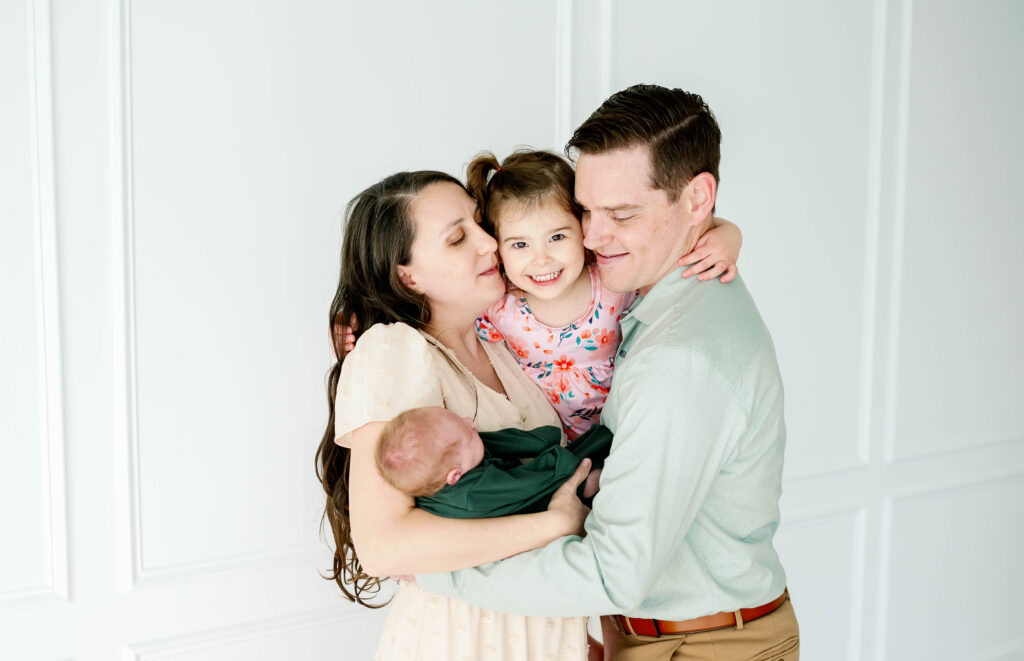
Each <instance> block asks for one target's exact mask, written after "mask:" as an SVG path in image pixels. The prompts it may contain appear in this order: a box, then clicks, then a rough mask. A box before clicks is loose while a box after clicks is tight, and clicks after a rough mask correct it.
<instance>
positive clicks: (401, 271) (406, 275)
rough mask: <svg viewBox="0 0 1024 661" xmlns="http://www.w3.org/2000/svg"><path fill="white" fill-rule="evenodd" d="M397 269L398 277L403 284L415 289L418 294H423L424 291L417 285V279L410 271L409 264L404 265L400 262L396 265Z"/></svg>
mask: <svg viewBox="0 0 1024 661" xmlns="http://www.w3.org/2000/svg"><path fill="white" fill-rule="evenodd" d="M395 270H396V271H397V273H398V279H399V280H400V281H401V282H402V284H403V285H405V286H406V287H408V288H409V289H411V290H413V291H414V292H416V293H417V294H422V293H423V292H421V291H420V290H419V288H418V287H416V281H415V280H413V278H412V273H411V272H410V271H409V267H408V266H404V265H402V264H399V265H398V266H396V267H395Z"/></svg>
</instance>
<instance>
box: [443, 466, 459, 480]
mask: <svg viewBox="0 0 1024 661" xmlns="http://www.w3.org/2000/svg"><path fill="white" fill-rule="evenodd" d="M460 477H462V469H460V468H453V469H451V470H450V471H448V476H447V477H445V479H444V481H445V482H447V483H448V484H455V483H456V482H458V481H459V478H460Z"/></svg>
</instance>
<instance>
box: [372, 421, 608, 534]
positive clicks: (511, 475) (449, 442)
mask: <svg viewBox="0 0 1024 661" xmlns="http://www.w3.org/2000/svg"><path fill="white" fill-rule="evenodd" d="M561 438H562V430H561V429H560V428H558V427H554V426H548V427H538V428H537V429H533V430H523V429H502V430H498V431H494V432H477V430H476V428H475V427H474V426H473V421H472V420H470V419H469V418H460V417H459V416H457V415H455V414H454V413H452V412H451V411H449V410H447V409H443V408H440V407H423V408H416V409H410V410H408V411H405V412H404V413H400V414H399V415H397V416H396V417H395V418H394V419H393V420H391V421H390V422H388V423H387V425H385V427H384V430H383V431H382V432H381V437H380V440H379V441H378V443H377V448H376V460H377V468H378V470H379V471H380V474H381V475H382V476H383V477H384V479H385V480H386V481H387V482H388V483H389V484H391V485H392V486H394V487H395V488H396V489H398V490H399V491H401V492H403V493H406V494H408V495H410V496H413V497H414V498H416V504H417V505H418V506H419V507H422V508H423V509H426V510H428V511H431V512H433V513H435V514H439V515H441V516H448V517H456V518H478V517H487V516H504V515H506V514H516V513H524V512H535V511H540V510H543V509H544V508H546V507H547V503H548V500H550V497H551V494H552V493H554V491H555V490H556V489H557V488H558V487H559V486H561V484H562V483H563V482H564V481H565V480H566V479H568V478H569V476H570V475H572V473H573V472H574V471H575V470H576V467H577V466H579V462H580V461H581V460H582V459H583V458H584V457H590V458H591V460H593V461H594V466H595V469H594V470H592V471H591V472H590V475H588V476H587V479H586V481H585V482H584V483H583V484H581V485H580V489H579V490H578V492H577V493H579V495H580V497H581V498H582V499H584V502H589V501H590V499H592V498H593V496H594V494H596V493H597V491H598V486H599V480H600V474H601V470H600V467H599V466H600V465H603V461H604V458H605V457H606V456H608V451H609V450H610V448H611V440H612V435H611V432H610V431H609V430H608V428H606V427H603V426H601V425H596V426H594V427H593V428H592V429H591V430H590V431H588V432H586V433H585V434H583V435H582V436H580V437H579V438H577V439H576V440H575V441H573V442H572V444H571V445H570V446H569V447H562V446H561V445H560V442H561ZM524 460H526V461H524Z"/></svg>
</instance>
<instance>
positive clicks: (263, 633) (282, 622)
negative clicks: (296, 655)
mask: <svg viewBox="0 0 1024 661" xmlns="http://www.w3.org/2000/svg"><path fill="white" fill-rule="evenodd" d="M374 615H375V613H374V612H357V613H356V614H352V613H349V612H344V613H343V612H330V613H324V612H323V609H320V610H316V611H310V612H307V613H298V614H294V615H283V616H280V617H274V618H268V619H265V620H258V621H253V622H247V623H245V624H240V625H234V626H227V627H220V628H216V629H209V630H206V631H201V632H196V633H189V634H184V635H181V636H173V637H170V638H163V639H160V640H151V641H141V642H139V643H132V644H129V645H127V646H126V647H125V656H124V658H125V661H156V660H159V659H168V658H173V657H175V656H177V655H181V654H187V653H191V652H197V651H201V650H207V649H216V648H218V647H224V646H226V645H232V644H236V643H241V642H246V641H251V640H257V639H260V638H269V637H274V636H280V635H283V634H287V633H291V632H294V631H301V630H303V629H311V628H315V627H321V626H330V627H336V626H337V625H338V624H339V623H341V622H347V621H353V620H360V619H363V618H367V617H373V616H374Z"/></svg>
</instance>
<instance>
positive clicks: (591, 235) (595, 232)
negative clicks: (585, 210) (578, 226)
mask: <svg viewBox="0 0 1024 661" xmlns="http://www.w3.org/2000/svg"><path fill="white" fill-rule="evenodd" d="M605 232H606V225H605V223H603V222H601V220H600V219H599V218H594V216H593V215H591V216H589V217H587V218H585V219H584V220H583V247H584V248H586V249H587V250H596V249H597V248H600V247H601V246H603V245H604V244H605V243H607V237H606V236H605Z"/></svg>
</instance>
